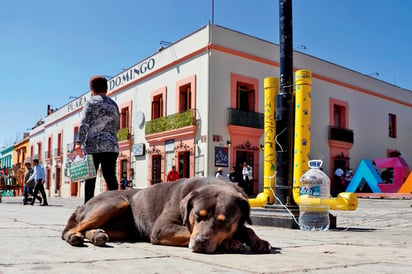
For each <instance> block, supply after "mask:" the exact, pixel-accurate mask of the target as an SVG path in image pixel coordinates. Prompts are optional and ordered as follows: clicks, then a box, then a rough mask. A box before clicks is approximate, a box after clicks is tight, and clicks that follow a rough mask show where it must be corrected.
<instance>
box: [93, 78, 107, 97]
mask: <svg viewBox="0 0 412 274" xmlns="http://www.w3.org/2000/svg"><path fill="white" fill-rule="evenodd" d="M90 89H93V90H94V91H95V92H97V93H106V92H107V80H106V78H105V77H104V76H100V75H97V76H93V77H92V78H90Z"/></svg>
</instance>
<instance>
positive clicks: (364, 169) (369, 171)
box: [346, 160, 382, 193]
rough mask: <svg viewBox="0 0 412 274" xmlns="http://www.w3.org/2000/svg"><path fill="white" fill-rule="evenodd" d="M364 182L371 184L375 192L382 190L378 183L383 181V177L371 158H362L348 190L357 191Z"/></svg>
mask: <svg viewBox="0 0 412 274" xmlns="http://www.w3.org/2000/svg"><path fill="white" fill-rule="evenodd" d="M363 182H366V183H367V184H368V185H369V187H370V189H371V190H372V192H373V193H380V192H381V190H380V188H379V187H378V183H382V179H381V177H380V176H379V174H378V172H377V171H376V169H375V167H374V166H373V164H372V162H371V161H370V160H362V161H361V162H360V163H359V166H358V168H357V169H356V172H355V174H353V177H352V180H351V181H350V183H349V185H348V187H347V188H346V192H355V191H356V189H357V188H358V187H359V186H360V184H361V183H363Z"/></svg>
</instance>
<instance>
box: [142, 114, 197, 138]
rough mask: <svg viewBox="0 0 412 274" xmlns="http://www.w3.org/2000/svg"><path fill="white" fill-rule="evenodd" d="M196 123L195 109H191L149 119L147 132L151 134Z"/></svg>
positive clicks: (146, 126)
mask: <svg viewBox="0 0 412 274" xmlns="http://www.w3.org/2000/svg"><path fill="white" fill-rule="evenodd" d="M195 124H196V119H195V110H194V109H190V110H187V111H184V112H180V113H175V114H172V115H168V116H166V117H160V118H157V119H154V120H151V121H147V122H146V124H145V134H146V135H150V134H155V133H159V132H164V131H168V130H173V129H178V128H182V127H187V126H193V125H195Z"/></svg>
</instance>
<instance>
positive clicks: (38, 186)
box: [28, 159, 49, 206]
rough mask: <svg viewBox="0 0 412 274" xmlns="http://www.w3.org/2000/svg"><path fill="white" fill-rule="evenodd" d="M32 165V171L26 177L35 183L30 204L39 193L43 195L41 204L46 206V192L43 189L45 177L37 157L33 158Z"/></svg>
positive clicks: (32, 203)
mask: <svg viewBox="0 0 412 274" xmlns="http://www.w3.org/2000/svg"><path fill="white" fill-rule="evenodd" d="M33 165H34V172H33V174H32V175H31V176H30V178H29V179H28V181H30V180H33V179H34V180H35V185H34V190H33V200H32V202H31V205H34V202H35V201H36V199H37V194H38V193H39V191H40V193H41V196H42V197H43V203H42V204H41V206H48V205H49V204H48V203H47V197H46V192H45V191H44V186H43V183H44V180H45V178H46V173H45V172H44V168H43V167H42V166H41V165H40V164H39V160H38V159H34V160H33Z"/></svg>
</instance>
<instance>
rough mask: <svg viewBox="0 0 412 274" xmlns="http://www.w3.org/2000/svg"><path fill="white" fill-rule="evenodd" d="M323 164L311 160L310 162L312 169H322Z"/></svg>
mask: <svg viewBox="0 0 412 274" xmlns="http://www.w3.org/2000/svg"><path fill="white" fill-rule="evenodd" d="M322 164H323V161H322V160H310V161H308V166H309V167H310V168H320V167H321V166H322Z"/></svg>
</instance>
